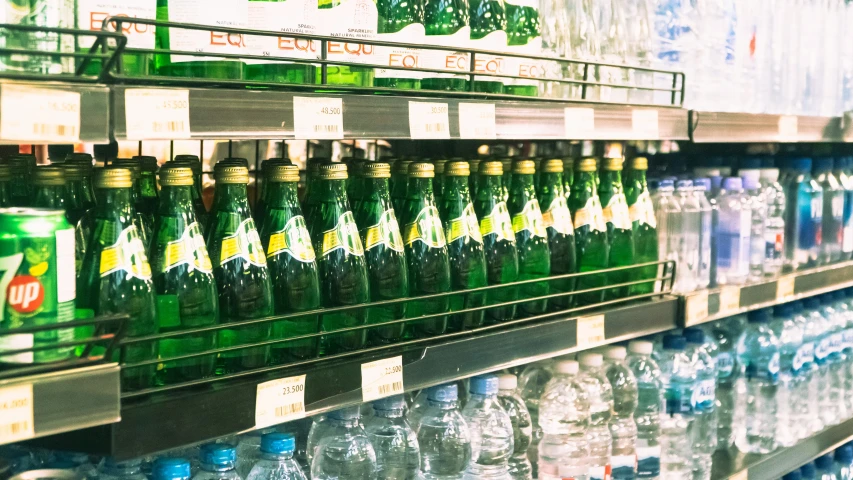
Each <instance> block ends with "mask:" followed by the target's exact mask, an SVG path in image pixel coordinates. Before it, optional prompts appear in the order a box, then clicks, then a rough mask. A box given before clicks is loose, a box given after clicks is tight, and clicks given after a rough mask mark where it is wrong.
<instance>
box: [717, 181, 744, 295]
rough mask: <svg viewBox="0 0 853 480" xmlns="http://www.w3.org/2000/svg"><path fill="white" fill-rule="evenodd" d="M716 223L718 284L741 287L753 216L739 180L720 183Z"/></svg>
mask: <svg viewBox="0 0 853 480" xmlns="http://www.w3.org/2000/svg"><path fill="white" fill-rule="evenodd" d="M719 204H720V210H719V213H718V221H717V284H719V285H742V284H744V283H745V282H746V279H747V276H748V275H749V256H750V239H751V237H750V234H751V227H752V214H751V212H750V209H749V204H748V203H747V199H746V197H745V196H744V194H743V182H742V180H741V179H740V178H737V177H729V178H726V179H725V180H723V189H722V190H721V192H720V196H719Z"/></svg>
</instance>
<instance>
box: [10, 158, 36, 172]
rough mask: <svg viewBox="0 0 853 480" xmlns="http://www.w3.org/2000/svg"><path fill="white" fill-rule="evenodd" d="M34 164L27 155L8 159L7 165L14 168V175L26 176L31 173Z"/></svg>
mask: <svg viewBox="0 0 853 480" xmlns="http://www.w3.org/2000/svg"><path fill="white" fill-rule="evenodd" d="M31 163H32V162H31V161H30V159H29V158H27V155H23V154H21V155H13V156H11V157H9V158H7V159H6V164H7V165H9V167H11V168H12V174H13V175H26V174H27V173H29V171H30V164H31Z"/></svg>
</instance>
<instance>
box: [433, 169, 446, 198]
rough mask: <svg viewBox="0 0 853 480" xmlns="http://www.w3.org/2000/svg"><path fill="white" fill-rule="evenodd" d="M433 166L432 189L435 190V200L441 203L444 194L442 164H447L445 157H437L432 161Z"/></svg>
mask: <svg viewBox="0 0 853 480" xmlns="http://www.w3.org/2000/svg"><path fill="white" fill-rule="evenodd" d="M433 165H434V166H435V178H433V179H432V191H433V192H435V201H436V202H438V203H439V204H440V203H441V197H442V196H444V166H445V165H447V160H446V159H443V158H442V159H438V160H436V161H434V162H433Z"/></svg>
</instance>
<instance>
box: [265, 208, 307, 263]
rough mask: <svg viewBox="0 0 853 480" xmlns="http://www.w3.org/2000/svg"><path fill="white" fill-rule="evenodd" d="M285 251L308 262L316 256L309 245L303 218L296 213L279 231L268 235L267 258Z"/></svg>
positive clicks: (297, 258)
mask: <svg viewBox="0 0 853 480" xmlns="http://www.w3.org/2000/svg"><path fill="white" fill-rule="evenodd" d="M281 253H286V254H288V255H290V256H291V257H293V258H295V259H296V260H299V261H300V262H305V263H310V262H313V261H314V259H315V258H316V255H315V254H314V247H313V246H312V245H311V235H309V234H308V227H306V226H305V218H303V217H302V215H297V216H295V217H293V218H291V219H290V220H288V221H287V223H286V224H285V225H284V228H283V229H281V231H279V232H275V233H273V234H272V235H270V244H269V245H268V246H267V258H270V257H274V256H276V255H279V254H281Z"/></svg>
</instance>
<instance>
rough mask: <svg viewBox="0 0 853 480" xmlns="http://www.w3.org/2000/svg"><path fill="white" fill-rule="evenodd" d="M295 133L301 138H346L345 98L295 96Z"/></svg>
mask: <svg viewBox="0 0 853 480" xmlns="http://www.w3.org/2000/svg"><path fill="white" fill-rule="evenodd" d="M293 133H294V134H295V136H296V138H301V139H312V138H315V139H327V140H340V139H342V138H344V101H343V99H341V98H327V97H293Z"/></svg>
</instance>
